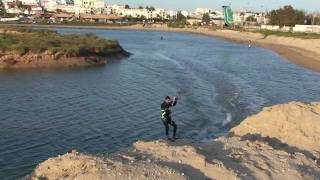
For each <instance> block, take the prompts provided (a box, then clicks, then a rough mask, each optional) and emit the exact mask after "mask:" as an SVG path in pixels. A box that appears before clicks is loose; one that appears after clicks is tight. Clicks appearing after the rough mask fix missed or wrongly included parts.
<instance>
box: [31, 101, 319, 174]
mask: <svg viewBox="0 0 320 180" xmlns="http://www.w3.org/2000/svg"><path fill="white" fill-rule="evenodd" d="M319 127H320V103H311V104H304V103H299V102H292V103H288V104H283V105H277V106H273V107H270V108H265V109H264V110H263V111H262V112H260V113H258V114H257V115H253V116H251V117H249V118H247V119H245V120H244V121H243V122H242V123H241V124H240V125H239V126H237V127H235V128H233V129H231V130H230V134H229V136H228V137H220V138H217V139H214V140H212V141H211V142H207V143H199V144H195V143H191V142H189V141H188V140H177V141H176V142H168V141H165V140H159V141H151V142H140V141H139V142H136V143H134V144H133V147H132V148H130V149H128V150H124V151H121V152H118V153H116V154H111V155H105V156H100V157H97V156H91V155H86V154H82V153H78V152H76V151H73V152H71V153H68V154H65V155H63V156H59V157H56V158H50V159H48V160H47V161H45V162H43V163H41V164H40V165H39V166H38V167H37V168H36V169H35V170H34V172H33V173H32V175H31V176H30V177H29V178H30V179H197V180H198V179H290V180H293V179H320V163H319V157H320V148H319V139H320V134H319Z"/></svg>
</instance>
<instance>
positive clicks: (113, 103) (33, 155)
mask: <svg viewBox="0 0 320 180" xmlns="http://www.w3.org/2000/svg"><path fill="white" fill-rule="evenodd" d="M59 32H61V33H88V32H90V33H95V34H98V35H99V36H103V37H106V38H112V39H118V40H119V41H120V42H121V44H122V45H123V46H124V48H125V49H126V50H128V51H129V52H131V53H133V55H132V56H131V57H130V58H128V59H125V60H122V61H119V62H113V63H111V64H108V65H107V66H106V67H95V68H87V69H78V70H61V71H42V72H20V73H19V72H6V73H4V72H2V73H1V74H0V82H1V85H0V102H1V106H0V113H1V116H0V127H1V129H0V136H1V139H0V179H4V178H9V179H12V178H17V177H22V176H24V175H26V174H28V173H30V172H31V170H32V169H33V168H34V167H35V165H36V164H38V163H39V162H41V161H43V160H45V159H47V158H48V157H51V156H56V155H58V154H63V153H65V152H66V151H68V150H69V149H71V148H76V149H79V150H80V151H83V152H87V153H107V152H113V151H116V150H118V149H119V148H123V147H127V146H129V145H130V144H131V143H133V142H134V141H136V140H138V139H142V140H151V139H158V138H162V137H163V135H164V132H163V131H164V130H163V127H162V126H163V125H162V123H161V121H160V112H159V108H160V104H161V101H162V98H163V97H164V96H165V95H176V94H177V92H179V91H181V92H183V96H182V97H181V99H180V101H179V104H178V105H177V106H176V107H175V108H174V109H173V110H174V119H175V120H176V122H177V124H178V126H179V130H178V131H179V136H180V137H182V138H192V139H193V140H195V141H199V140H206V139H210V138H212V137H214V136H216V135H221V134H224V133H225V132H226V131H227V130H228V129H229V128H230V127H233V126H234V125H236V124H238V123H239V122H240V121H241V120H242V119H243V118H244V117H246V116H248V115H250V114H253V113H256V112H258V111H260V110H261V108H262V107H264V106H269V105H273V104H278V103H284V102H288V101H293V100H300V101H317V100H319V92H320V83H317V82H320V74H319V73H316V72H312V71H309V70H306V69H304V68H301V67H298V66H296V65H294V64H290V63H289V62H287V61H286V60H283V59H282V58H281V57H279V56H278V55H277V54H275V53H273V52H271V51H269V50H265V49H260V48H251V49H249V48H247V46H245V45H237V44H233V43H229V42H224V41H219V40H215V39H211V38H207V37H203V36H196V35H188V34H177V33H159V32H136V31H111V30H70V29H69V30H59ZM161 36H163V37H165V40H163V41H161V40H160V37H161Z"/></svg>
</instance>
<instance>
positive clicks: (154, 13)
mask: <svg viewBox="0 0 320 180" xmlns="http://www.w3.org/2000/svg"><path fill="white" fill-rule="evenodd" d="M106 12H107V14H115V15H118V16H122V17H133V18H141V17H144V18H146V19H170V18H173V17H176V15H177V12H176V11H167V10H165V9H160V8H156V9H154V10H151V9H146V8H128V9H126V8H125V6H124V5H107V7H106Z"/></svg>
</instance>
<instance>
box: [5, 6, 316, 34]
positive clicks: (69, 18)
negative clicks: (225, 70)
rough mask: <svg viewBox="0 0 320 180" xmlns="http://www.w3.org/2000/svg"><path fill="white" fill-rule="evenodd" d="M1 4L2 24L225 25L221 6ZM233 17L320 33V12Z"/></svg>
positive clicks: (288, 9)
mask: <svg viewBox="0 0 320 180" xmlns="http://www.w3.org/2000/svg"><path fill="white" fill-rule="evenodd" d="M0 6H1V8H0V22H1V23H12V22H14V23H39V24H57V23H64V24H68V23H69V24H72V23H74V24H75V23H94V24H118V25H132V24H138V23H139V24H144V25H145V26H146V27H147V26H148V25H150V24H155V23H160V24H164V23H165V24H167V25H168V26H169V27H177V28H179V27H180V28H181V27H185V26H193V27H197V26H206V27H214V28H224V27H225V25H226V21H225V12H224V10H223V8H222V7H221V9H219V10H213V9H210V8H195V10H194V11H192V12H189V11H184V10H181V11H174V10H167V9H161V8H156V7H148V6H147V7H143V6H139V7H131V6H130V5H117V4H108V3H105V1H103V0H74V1H73V0H40V1H37V0H2V1H1V4H0ZM281 13H287V14H288V15H287V14H284V15H283V17H286V18H282V19H281V17H279V14H281ZM290 13H291V14H290ZM301 13H302V14H301ZM275 14H276V15H275ZM232 16H233V18H232V26H233V28H259V29H267V30H277V31H278V30H280V31H293V32H313V33H320V27H319V25H320V13H311V14H307V13H306V12H303V11H300V10H296V9H293V8H292V6H285V7H283V9H279V10H272V11H270V12H252V11H247V10H242V11H233V12H232ZM293 16H294V17H293ZM289 19H294V21H292V20H291V21H290V20H289Z"/></svg>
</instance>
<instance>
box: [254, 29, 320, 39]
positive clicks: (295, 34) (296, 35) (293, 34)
mask: <svg viewBox="0 0 320 180" xmlns="http://www.w3.org/2000/svg"><path fill="white" fill-rule="evenodd" d="M251 32H254V33H260V34H263V35H265V36H266V37H267V36H269V35H274V36H282V37H294V38H300V39H320V34H316V33H300V32H282V31H271V30H254V31H251Z"/></svg>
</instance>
